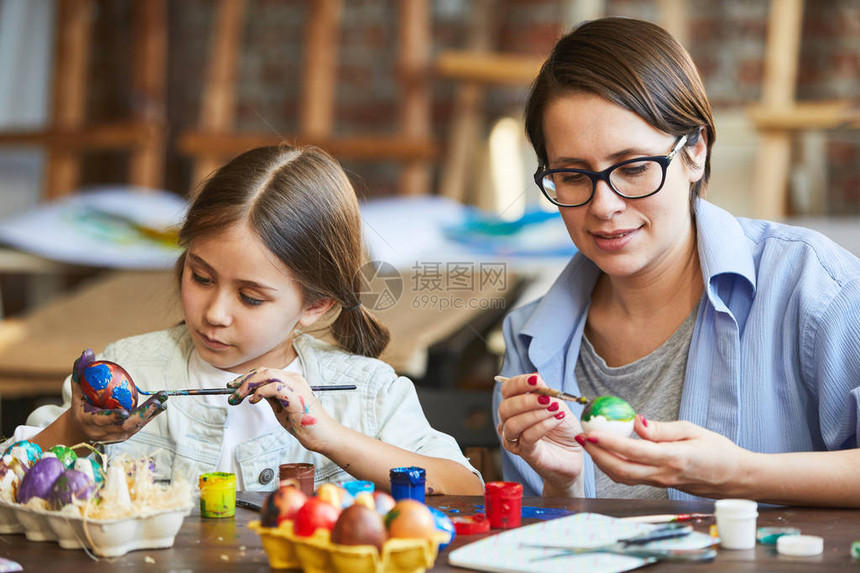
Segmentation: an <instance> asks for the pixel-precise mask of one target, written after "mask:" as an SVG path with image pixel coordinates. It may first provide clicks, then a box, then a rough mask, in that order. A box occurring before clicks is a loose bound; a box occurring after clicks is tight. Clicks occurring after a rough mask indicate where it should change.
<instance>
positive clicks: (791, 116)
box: [747, 101, 860, 131]
mask: <svg viewBox="0 0 860 573" xmlns="http://www.w3.org/2000/svg"><path fill="white" fill-rule="evenodd" d="M747 115H748V116H749V118H750V120H752V122H753V123H754V124H755V126H756V128H757V129H760V130H762V131H767V130H803V129H841V128H852V129H857V128H860V106H858V105H857V104H856V103H852V102H847V101H829V102H809V103H791V104H788V105H784V106H778V107H777V106H765V105H760V104H759V105H754V106H750V107H748V108H747Z"/></svg>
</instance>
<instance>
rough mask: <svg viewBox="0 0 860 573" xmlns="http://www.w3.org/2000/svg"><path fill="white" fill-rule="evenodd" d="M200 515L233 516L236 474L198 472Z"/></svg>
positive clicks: (234, 510)
mask: <svg viewBox="0 0 860 573" xmlns="http://www.w3.org/2000/svg"><path fill="white" fill-rule="evenodd" d="M199 485H200V516H201V517H233V516H234V515H235V514H236V474H231V473H226V472H210V473H205V474H200V482H199Z"/></svg>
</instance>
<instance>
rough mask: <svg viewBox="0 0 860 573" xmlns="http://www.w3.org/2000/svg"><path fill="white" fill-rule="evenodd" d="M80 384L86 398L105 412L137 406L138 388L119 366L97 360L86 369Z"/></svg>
mask: <svg viewBox="0 0 860 573" xmlns="http://www.w3.org/2000/svg"><path fill="white" fill-rule="evenodd" d="M80 383H81V390H82V391H83V393H84V398H86V400H87V401H88V402H89V403H90V404H92V405H93V406H96V407H98V408H102V409H105V410H113V409H116V408H125V409H126V410H132V409H134V407H135V406H137V387H136V386H135V385H134V382H132V380H131V376H130V375H129V373H128V372H126V370H125V368H123V367H122V366H120V365H119V364H116V363H114V362H108V361H107V360H97V361H96V362H93V363H92V364H89V365H88V366H87V367H86V368H84V370H83V372H82V373H81V377H80Z"/></svg>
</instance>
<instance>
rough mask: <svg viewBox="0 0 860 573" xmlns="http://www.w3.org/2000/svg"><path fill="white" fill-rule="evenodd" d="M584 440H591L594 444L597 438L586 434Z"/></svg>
mask: <svg viewBox="0 0 860 573" xmlns="http://www.w3.org/2000/svg"><path fill="white" fill-rule="evenodd" d="M585 441H586V442H591V443H592V444H596V443H597V438H593V437H591V436H588V437H587V438H585Z"/></svg>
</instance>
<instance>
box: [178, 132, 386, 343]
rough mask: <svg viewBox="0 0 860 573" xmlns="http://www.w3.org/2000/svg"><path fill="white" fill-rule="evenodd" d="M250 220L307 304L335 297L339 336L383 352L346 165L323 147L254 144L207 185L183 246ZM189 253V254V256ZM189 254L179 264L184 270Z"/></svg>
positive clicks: (342, 340) (335, 334)
mask: <svg viewBox="0 0 860 573" xmlns="http://www.w3.org/2000/svg"><path fill="white" fill-rule="evenodd" d="M241 221H247V222H248V223H249V225H250V226H251V228H252V229H254V230H255V231H256V233H257V235H258V236H259V237H260V239H261V240H262V241H263V243H264V244H265V245H266V246H267V247H268V248H269V250H270V251H271V252H272V253H274V254H275V256H277V257H278V259H280V260H281V262H282V263H283V264H284V265H285V266H286V267H287V268H288V269H289V271H290V274H291V275H292V277H293V279H294V280H295V281H296V282H297V283H298V285H299V287H300V289H301V291H302V296H303V299H304V300H303V303H304V304H305V305H310V304H313V303H314V302H316V301H319V300H320V299H322V298H331V299H333V300H334V301H335V308H334V312H338V311H339V315H338V316H337V317H336V318H335V319H334V320H333V322H332V323H331V324H330V329H331V333H332V336H333V337H334V339H335V341H336V342H337V343H338V344H339V345H340V346H341V347H343V348H344V349H346V350H347V351H349V352H352V353H354V354H361V355H364V356H371V357H374V358H375V357H377V356H379V354H380V353H381V352H382V351H383V350H384V349H385V347H386V346H387V345H388V341H389V333H388V329H387V328H386V327H385V326H384V325H383V324H382V323H381V322H379V320H378V319H377V318H376V317H374V316H373V315H372V314H370V312H369V311H368V310H367V309H366V308H365V307H364V305H361V304H360V299H359V289H360V284H361V283H360V276H359V268H360V267H361V265H362V263H363V249H362V241H361V216H360V214H359V208H358V200H357V199H356V195H355V190H354V189H353V187H352V185H351V184H350V182H349V179H348V178H347V176H346V173H344V171H343V169H342V168H341V166H340V165H339V164H338V163H337V161H335V160H334V159H333V158H332V157H331V156H330V155H328V154H327V153H326V152H324V151H323V150H321V149H319V148H315V147H304V148H296V147H291V146H289V145H280V146H271V147H259V148H256V149H252V150H250V151H247V152H245V153H243V154H241V155H239V156H238V157H236V158H235V159H233V160H232V161H230V162H229V163H227V164H226V165H224V166H223V167H221V168H220V169H219V170H218V171H216V172H215V173H214V174H213V175H212V176H211V177H210V178H209V179H208V180H207V181H206V182H205V183H204V184H203V187H202V188H201V189H200V191H199V193H198V194H197V196H196V197H195V198H194V200H193V202H192V204H191V207H190V208H189V211H188V215H187V217H186V220H185V224H184V225H183V227H182V229H181V230H180V232H179V243H180V245H181V246H183V247H186V248H187V247H188V244H189V243H190V242H191V241H192V240H193V239H195V238H198V237H208V236H213V235H217V234H218V233H219V232H220V231H221V230H223V229H225V228H227V227H229V226H231V225H234V224H236V223H238V222H241ZM183 258H184V257H183ZM182 264H183V260H182V259H180V261H179V263H178V266H177V269H178V270H179V271H180V272H181V268H182V267H181V265H182Z"/></svg>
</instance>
